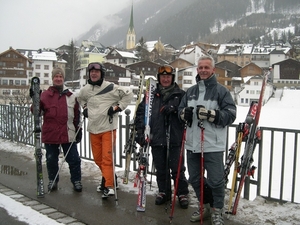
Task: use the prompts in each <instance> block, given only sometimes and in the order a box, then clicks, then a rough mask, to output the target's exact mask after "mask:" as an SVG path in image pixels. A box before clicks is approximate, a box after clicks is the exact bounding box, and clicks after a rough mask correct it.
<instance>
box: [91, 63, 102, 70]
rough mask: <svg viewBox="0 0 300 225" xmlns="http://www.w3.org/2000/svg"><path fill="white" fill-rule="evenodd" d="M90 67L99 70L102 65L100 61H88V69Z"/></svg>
mask: <svg viewBox="0 0 300 225" xmlns="http://www.w3.org/2000/svg"><path fill="white" fill-rule="evenodd" d="M92 69H94V70H101V69H102V65H101V64H100V63H90V64H89V65H88V70H89V71H90V70H92Z"/></svg>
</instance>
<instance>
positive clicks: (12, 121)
mask: <svg viewBox="0 0 300 225" xmlns="http://www.w3.org/2000/svg"><path fill="white" fill-rule="evenodd" d="M8 111H9V112H8V115H9V121H10V128H9V129H10V132H9V133H10V134H9V138H10V140H11V141H12V142H13V141H14V130H13V129H14V116H13V115H14V114H13V104H12V102H10V103H9V110H8Z"/></svg>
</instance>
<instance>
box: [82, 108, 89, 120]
mask: <svg viewBox="0 0 300 225" xmlns="http://www.w3.org/2000/svg"><path fill="white" fill-rule="evenodd" d="M82 114H83V116H84V117H85V118H88V117H89V115H88V109H87V108H84V109H83V112H82Z"/></svg>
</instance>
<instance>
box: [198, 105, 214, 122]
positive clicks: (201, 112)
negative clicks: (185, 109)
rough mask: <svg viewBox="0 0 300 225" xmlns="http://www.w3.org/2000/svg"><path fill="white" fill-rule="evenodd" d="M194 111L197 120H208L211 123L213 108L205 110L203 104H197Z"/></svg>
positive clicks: (212, 120)
mask: <svg viewBox="0 0 300 225" xmlns="http://www.w3.org/2000/svg"><path fill="white" fill-rule="evenodd" d="M196 113H197V118H198V120H208V121H209V122H211V123H212V122H214V121H215V118H216V111H215V110H207V109H206V108H205V107H204V106H203V105H197V110H196Z"/></svg>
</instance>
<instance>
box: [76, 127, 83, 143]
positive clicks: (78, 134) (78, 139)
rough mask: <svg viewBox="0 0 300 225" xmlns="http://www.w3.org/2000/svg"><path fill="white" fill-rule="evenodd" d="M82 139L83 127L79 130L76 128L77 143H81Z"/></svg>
mask: <svg viewBox="0 0 300 225" xmlns="http://www.w3.org/2000/svg"><path fill="white" fill-rule="evenodd" d="M81 139H82V128H79V130H78V129H77V130H76V138H75V140H76V143H80V142H81Z"/></svg>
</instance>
